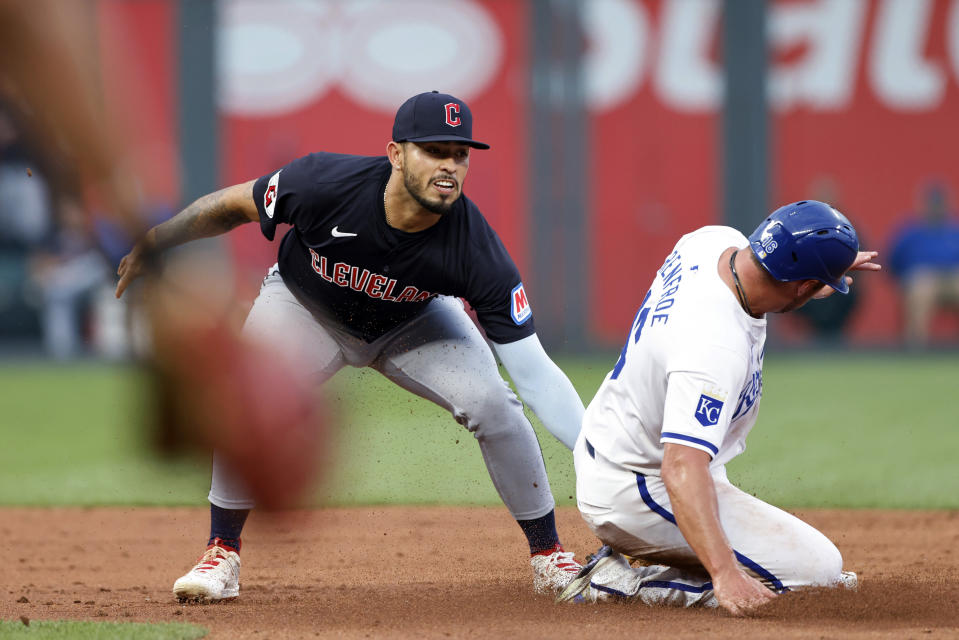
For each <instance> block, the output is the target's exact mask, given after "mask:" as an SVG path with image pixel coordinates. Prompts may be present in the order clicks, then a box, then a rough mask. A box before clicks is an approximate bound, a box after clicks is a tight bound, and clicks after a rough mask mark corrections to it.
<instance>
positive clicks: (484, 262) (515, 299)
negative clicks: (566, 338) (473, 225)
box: [466, 225, 536, 344]
mask: <svg viewBox="0 0 959 640" xmlns="http://www.w3.org/2000/svg"><path fill="white" fill-rule="evenodd" d="M483 226H484V227H485V229H484V230H483V233H482V236H483V237H482V238H481V239H480V238H475V237H474V238H473V240H474V242H473V243H472V248H473V252H472V253H473V255H472V256H471V260H470V265H471V268H470V273H469V279H468V289H469V291H468V295H467V296H466V300H467V302H469V303H470V306H472V307H473V308H474V309H475V310H476V318H477V319H478V320H479V323H480V325H482V327H483V329H484V330H485V331H486V336H487V337H488V338H489V339H490V340H492V341H493V342H496V343H499V344H507V343H510V342H516V341H517V340H521V339H523V338H526V337H527V336H531V335H533V333H535V332H536V328H535V327H534V326H533V311H532V308H531V307H530V304H529V300H528V299H527V297H526V289H525V288H524V287H523V281H522V279H521V278H520V275H519V269H517V268H516V264H515V263H514V262H513V259H512V258H511V257H510V255H509V253H508V252H507V251H506V247H504V246H503V243H502V241H501V240H500V239H499V236H498V235H496V232H495V231H493V229H492V228H490V227H489V226H488V225H483Z"/></svg>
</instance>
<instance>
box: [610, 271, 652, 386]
mask: <svg viewBox="0 0 959 640" xmlns="http://www.w3.org/2000/svg"><path fill="white" fill-rule="evenodd" d="M650 293H652V289H650V290H649V291H647V292H646V297H645V298H643V303H642V304H641V305H639V311H637V312H636V318H634V319H633V326H632V327H630V329H629V335H631V336H633V342H634V343H635V342H639V338H640V336H642V335H643V327H644V326H646V316H648V315H649V307H647V306H646V303H647V302H649V294H650ZM634 332H635V333H634ZM629 335H628V336H626V344H624V345H623V350H622V351H621V352H620V354H619V360H617V361H616V366H615V367H613V374H612V375H611V376H610V379H612V380H615V379H616V378H618V377H619V374H620V372H621V371H622V370H623V367H624V366H626V350H627V349H629Z"/></svg>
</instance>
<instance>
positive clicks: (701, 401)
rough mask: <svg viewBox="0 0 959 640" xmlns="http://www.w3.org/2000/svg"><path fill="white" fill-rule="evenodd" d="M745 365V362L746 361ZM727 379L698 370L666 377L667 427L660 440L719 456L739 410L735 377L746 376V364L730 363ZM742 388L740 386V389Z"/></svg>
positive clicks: (665, 410)
mask: <svg viewBox="0 0 959 640" xmlns="http://www.w3.org/2000/svg"><path fill="white" fill-rule="evenodd" d="M717 351H719V353H717V354H716V357H726V358H727V359H729V360H731V361H732V364H733V365H735V363H736V361H737V360H740V361H741V359H740V358H738V357H737V356H736V355H735V354H732V353H730V352H726V353H722V351H720V350H717ZM742 364H743V365H745V363H744V362H743V363H742ZM736 369H739V371H738V372H737V371H736ZM725 372H730V375H729V376H725V379H722V380H720V379H717V378H718V376H717V375H715V374H712V375H710V374H706V373H700V372H698V371H674V372H672V373H670V374H668V377H667V381H666V403H665V407H664V410H663V430H662V432H661V433H660V437H659V440H660V442H661V443H663V444H666V443H667V442H671V443H673V444H681V445H685V446H687V447H693V448H695V449H700V450H702V451H705V452H706V453H708V454H709V457H710V458H715V457H716V455H717V454H719V450H720V448H721V447H722V446H723V442H724V441H725V439H726V433H727V432H728V431H729V425H730V422H731V421H732V415H733V412H734V411H735V410H736V407H735V403H734V402H733V401H732V400H734V399H735V396H733V398H730V396H731V395H732V385H733V384H734V382H733V380H735V379H736V378H737V377H738V379H739V380H741V379H742V377H743V375H744V374H745V366H742V367H735V366H733V367H729V368H728V369H726V370H725V371H724V373H725ZM737 392H738V389H737Z"/></svg>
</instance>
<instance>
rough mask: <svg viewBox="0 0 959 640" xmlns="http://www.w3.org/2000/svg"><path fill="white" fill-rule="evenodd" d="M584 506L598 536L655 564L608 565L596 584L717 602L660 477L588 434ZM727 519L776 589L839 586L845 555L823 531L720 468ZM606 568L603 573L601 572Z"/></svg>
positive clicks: (677, 600)
mask: <svg viewBox="0 0 959 640" xmlns="http://www.w3.org/2000/svg"><path fill="white" fill-rule="evenodd" d="M573 460H574V463H575V465H576V497H577V503H578V506H579V510H580V513H581V514H582V516H583V519H584V520H585V521H586V523H587V525H589V527H590V529H592V531H593V532H594V533H595V534H596V536H597V537H598V538H599V539H600V540H602V541H603V543H605V544H608V545H609V546H610V547H612V548H613V550H614V551H617V552H619V553H621V554H625V555H627V556H631V557H634V558H639V559H641V560H643V561H644V562H647V563H651V564H653V565H654V566H647V567H639V568H635V569H630V567H629V564H628V563H626V562H625V560H622V561H620V562H619V563H618V567H619V568H618V569H617V568H616V567H612V568H611V569H610V570H608V571H606V570H604V571H600V572H598V573H597V575H596V576H594V577H593V579H592V580H591V586H593V587H594V588H595V589H598V590H599V591H604V592H606V593H609V594H610V595H613V596H619V597H626V598H630V599H639V600H641V601H643V602H645V603H647V604H669V605H677V606H693V605H702V606H716V600H715V597H714V595H713V592H712V584H711V582H710V578H709V574H708V573H707V572H706V570H705V569H704V568H703V566H702V565H701V564H700V562H699V559H698V558H697V557H696V554H695V553H694V552H693V550H692V549H691V548H690V547H689V545H688V544H687V543H686V540H685V538H683V535H682V533H680V531H679V527H678V526H677V525H676V521H675V518H674V517H673V513H672V508H671V505H670V502H669V496H668V495H667V492H666V486H665V484H664V483H663V481H662V479H661V478H660V477H659V476H653V475H647V476H644V475H641V474H638V473H635V472H633V471H631V470H628V469H625V468H623V467H621V466H619V465H616V464H614V463H612V462H610V461H609V460H607V459H606V458H605V457H603V455H602V454H601V453H600V452H598V451H596V450H594V449H593V448H592V446H591V445H589V443H588V440H587V439H586V438H585V437H583V436H580V438H579V440H578V441H577V443H576V448H575V449H574V451H573ZM713 481H714V484H715V487H716V498H717V501H718V503H719V518H720V523H721V525H722V527H723V531H724V532H725V534H726V537H727V538H728V540H729V542H730V544H731V546H732V548H733V550H734V551H735V553H736V557H737V559H738V560H739V562H740V564H741V565H742V566H743V568H744V569H745V570H746V571H747V572H748V573H750V574H751V575H753V576H755V577H756V578H757V579H759V580H760V581H762V582H763V583H764V584H765V585H766V586H768V587H769V588H771V589H773V590H776V591H783V590H785V589H795V588H797V587H804V586H834V585H835V584H837V582H838V581H839V579H840V574H841V573H842V556H841V555H840V553H839V550H838V549H837V548H836V546H835V545H834V544H833V543H832V542H830V541H829V539H828V538H826V536H824V535H823V534H822V533H820V532H819V531H817V530H816V529H814V528H813V527H811V526H810V525H808V524H806V523H805V522H803V521H802V520H800V519H799V518H796V517H795V516H793V515H790V514H788V513H786V512H785V511H783V510H781V509H777V508H776V507H774V506H772V505H769V504H766V503H765V502H763V501H762V500H759V499H758V498H755V497H753V496H751V495H749V494H748V493H745V492H744V491H741V490H740V489H737V488H736V487H734V486H733V485H732V484H730V482H729V480H728V479H727V478H726V471H725V468H723V467H720V468H718V469H716V470H714V472H713ZM600 574H602V575H600Z"/></svg>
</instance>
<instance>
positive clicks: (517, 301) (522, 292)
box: [509, 282, 533, 324]
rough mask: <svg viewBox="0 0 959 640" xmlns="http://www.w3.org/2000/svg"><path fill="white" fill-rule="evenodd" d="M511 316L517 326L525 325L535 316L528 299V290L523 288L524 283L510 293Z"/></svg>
mask: <svg viewBox="0 0 959 640" xmlns="http://www.w3.org/2000/svg"><path fill="white" fill-rule="evenodd" d="M509 314H510V316H512V318H513V322H515V323H516V324H523V323H524V322H526V321H527V320H529V317H530V316H531V315H533V310H532V309H530V306H529V300H527V299H526V289H524V288H523V283H522V282H520V283H519V284H518V285H516V286H515V287H513V291H512V292H510V308H509Z"/></svg>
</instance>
